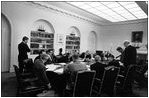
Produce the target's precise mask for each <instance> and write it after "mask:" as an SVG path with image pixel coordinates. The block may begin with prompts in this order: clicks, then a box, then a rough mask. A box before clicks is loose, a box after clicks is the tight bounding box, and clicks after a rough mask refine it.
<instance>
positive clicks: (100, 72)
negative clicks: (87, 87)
mask: <svg viewBox="0 0 149 98" xmlns="http://www.w3.org/2000/svg"><path fill="white" fill-rule="evenodd" d="M105 67H106V65H105V64H102V63H100V62H96V63H94V64H92V65H91V66H90V69H91V70H95V71H96V76H95V77H96V78H99V79H102V76H103V73H104V70H105V69H104V68H105Z"/></svg>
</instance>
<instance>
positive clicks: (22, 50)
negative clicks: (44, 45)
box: [18, 36, 30, 73]
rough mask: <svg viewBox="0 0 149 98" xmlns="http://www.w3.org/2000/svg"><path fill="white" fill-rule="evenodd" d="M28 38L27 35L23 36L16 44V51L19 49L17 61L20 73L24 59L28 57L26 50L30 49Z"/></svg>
mask: <svg viewBox="0 0 149 98" xmlns="http://www.w3.org/2000/svg"><path fill="white" fill-rule="evenodd" d="M28 39H29V38H28V37H26V36H24V37H23V39H22V42H21V43H20V44H19V45H18V51H19V55H18V62H19V70H20V73H22V72H23V69H24V61H25V60H27V59H28V55H27V52H30V49H29V47H28V45H27V43H28Z"/></svg>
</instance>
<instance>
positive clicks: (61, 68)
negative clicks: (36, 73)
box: [46, 63, 90, 74]
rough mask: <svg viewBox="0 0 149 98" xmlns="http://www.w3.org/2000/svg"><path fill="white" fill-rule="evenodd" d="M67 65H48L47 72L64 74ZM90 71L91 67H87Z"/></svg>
mask: <svg viewBox="0 0 149 98" xmlns="http://www.w3.org/2000/svg"><path fill="white" fill-rule="evenodd" d="M66 65H67V64H66V63H55V64H47V65H46V68H47V70H46V71H52V72H55V73H57V74H63V73H64V67H65V66H66ZM86 66H87V68H88V70H90V65H86Z"/></svg>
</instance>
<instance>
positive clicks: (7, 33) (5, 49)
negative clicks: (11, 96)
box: [1, 14, 11, 72]
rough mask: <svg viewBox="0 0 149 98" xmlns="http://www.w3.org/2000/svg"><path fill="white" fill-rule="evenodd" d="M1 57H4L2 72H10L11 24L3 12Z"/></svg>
mask: <svg viewBox="0 0 149 98" xmlns="http://www.w3.org/2000/svg"><path fill="white" fill-rule="evenodd" d="M1 27H2V28H1V34H2V35H1V38H2V39H1V41H2V42H1V45H2V46H1V49H2V50H1V53H2V54H1V57H2V59H1V60H2V66H1V71H2V72H9V70H10V49H11V48H10V41H11V26H10V23H9V21H8V19H7V18H6V17H5V16H4V15H3V14H1Z"/></svg>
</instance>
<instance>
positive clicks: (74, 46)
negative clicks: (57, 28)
mask: <svg viewBox="0 0 149 98" xmlns="http://www.w3.org/2000/svg"><path fill="white" fill-rule="evenodd" d="M73 50H78V51H79V50H80V37H79V36H75V35H73V34H70V35H66V51H73Z"/></svg>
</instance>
